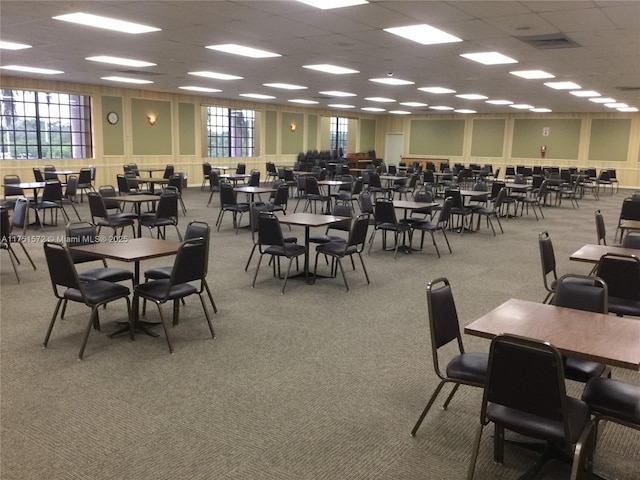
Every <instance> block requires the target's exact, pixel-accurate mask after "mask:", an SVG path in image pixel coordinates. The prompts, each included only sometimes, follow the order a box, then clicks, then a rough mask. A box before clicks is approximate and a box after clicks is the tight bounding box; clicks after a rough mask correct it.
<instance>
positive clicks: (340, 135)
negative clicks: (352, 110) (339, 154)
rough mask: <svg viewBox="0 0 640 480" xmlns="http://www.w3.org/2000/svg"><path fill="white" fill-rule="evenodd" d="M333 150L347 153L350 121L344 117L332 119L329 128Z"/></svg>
mask: <svg viewBox="0 0 640 480" xmlns="http://www.w3.org/2000/svg"><path fill="white" fill-rule="evenodd" d="M329 132H330V140H331V149H332V150H335V151H340V149H342V151H343V152H346V151H347V136H348V134H349V119H348V118H342V117H331V123H330V127H329Z"/></svg>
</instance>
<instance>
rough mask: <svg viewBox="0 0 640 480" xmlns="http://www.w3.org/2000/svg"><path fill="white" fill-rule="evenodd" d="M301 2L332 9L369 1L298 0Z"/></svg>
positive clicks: (323, 8) (322, 8)
mask: <svg viewBox="0 0 640 480" xmlns="http://www.w3.org/2000/svg"><path fill="white" fill-rule="evenodd" d="M298 2H300V3H305V4H307V5H311V6H312V7H316V8H319V9H321V10H330V9H332V8H343V7H352V6H353V5H364V4H365V3H369V2H368V1H367V0H298Z"/></svg>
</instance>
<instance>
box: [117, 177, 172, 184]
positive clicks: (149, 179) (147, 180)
mask: <svg viewBox="0 0 640 480" xmlns="http://www.w3.org/2000/svg"><path fill="white" fill-rule="evenodd" d="M127 180H135V181H136V182H138V183H169V179H168V178H162V177H135V178H127Z"/></svg>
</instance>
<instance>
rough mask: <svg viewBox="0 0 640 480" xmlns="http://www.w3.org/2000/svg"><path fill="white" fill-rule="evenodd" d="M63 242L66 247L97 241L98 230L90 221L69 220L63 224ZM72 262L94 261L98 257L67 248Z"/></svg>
mask: <svg viewBox="0 0 640 480" xmlns="http://www.w3.org/2000/svg"><path fill="white" fill-rule="evenodd" d="M65 243H66V245H67V246H68V247H74V246H75V247H79V246H82V245H91V244H93V243H98V230H97V229H96V226H95V225H94V224H93V223H91V222H84V221H80V222H70V223H68V224H67V225H66V226H65ZM69 254H70V255H71V260H72V261H73V263H85V262H94V261H96V260H99V258H98V257H96V256H94V255H91V254H90V253H84V252H76V251H73V250H69Z"/></svg>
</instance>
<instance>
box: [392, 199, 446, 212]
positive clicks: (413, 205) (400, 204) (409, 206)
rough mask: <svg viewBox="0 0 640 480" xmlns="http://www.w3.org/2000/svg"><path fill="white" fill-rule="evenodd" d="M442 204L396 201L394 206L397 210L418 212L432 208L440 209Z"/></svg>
mask: <svg viewBox="0 0 640 480" xmlns="http://www.w3.org/2000/svg"><path fill="white" fill-rule="evenodd" d="M439 205H440V204H439V203H437V202H414V201H412V200H394V201H393V206H394V207H395V208H403V209H405V210H416V209H418V208H432V207H438V206H439Z"/></svg>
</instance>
